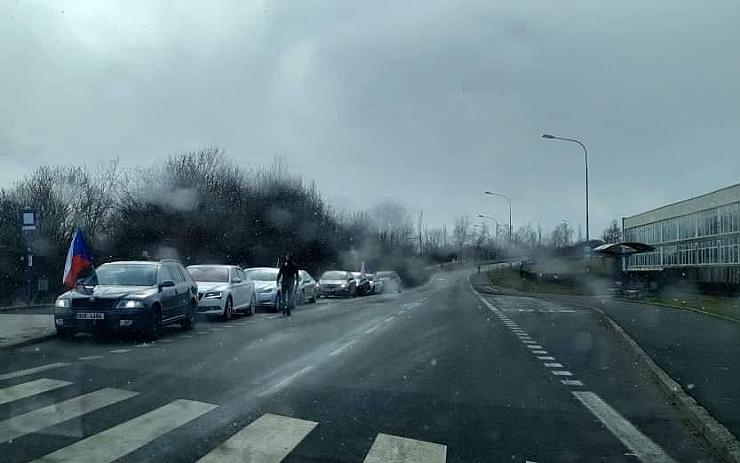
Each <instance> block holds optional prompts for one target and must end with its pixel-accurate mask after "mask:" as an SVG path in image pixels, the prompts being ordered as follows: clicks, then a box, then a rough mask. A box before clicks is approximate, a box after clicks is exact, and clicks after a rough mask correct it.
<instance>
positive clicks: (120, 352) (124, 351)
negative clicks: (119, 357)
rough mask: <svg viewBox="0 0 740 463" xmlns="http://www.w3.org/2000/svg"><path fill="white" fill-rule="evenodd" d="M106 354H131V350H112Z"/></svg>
mask: <svg viewBox="0 0 740 463" xmlns="http://www.w3.org/2000/svg"><path fill="white" fill-rule="evenodd" d="M108 352H110V353H111V354H125V353H127V352H131V349H113V350H110V351H108Z"/></svg>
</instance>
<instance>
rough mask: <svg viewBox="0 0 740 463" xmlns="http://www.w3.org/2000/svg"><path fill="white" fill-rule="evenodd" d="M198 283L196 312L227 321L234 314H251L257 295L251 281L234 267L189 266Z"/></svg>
mask: <svg viewBox="0 0 740 463" xmlns="http://www.w3.org/2000/svg"><path fill="white" fill-rule="evenodd" d="M188 271H189V272H190V275H191V276H192V277H193V280H195V282H196V283H197V284H198V313H199V314H202V315H206V316H213V315H217V316H220V317H221V318H222V319H223V320H231V317H233V316H234V314H235V313H238V312H242V313H245V314H247V315H254V312H255V310H256V307H257V295H256V293H255V289H254V282H253V281H252V280H250V279H249V278H248V277H247V275H246V274H245V273H244V270H242V269H241V268H239V267H238V266H236V265H191V266H189V267H188Z"/></svg>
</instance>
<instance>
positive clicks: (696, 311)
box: [616, 298, 740, 323]
mask: <svg viewBox="0 0 740 463" xmlns="http://www.w3.org/2000/svg"><path fill="white" fill-rule="evenodd" d="M616 300H618V301H623V302H630V303H633V304H642V305H652V306H656V307H666V308H669V309H677V310H688V311H689V312H694V313H697V314H699V315H706V316H707V317H714V318H719V319H720V320H725V321H728V322H733V323H740V320H738V319H736V318H732V317H727V316H725V315H719V314H716V313H712V312H707V311H706V310H701V309H697V308H694V307H684V306H680V305H673V304H665V303H663V302H648V301H640V300H632V299H622V298H618V299H616Z"/></svg>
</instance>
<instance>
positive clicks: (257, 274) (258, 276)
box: [244, 267, 280, 311]
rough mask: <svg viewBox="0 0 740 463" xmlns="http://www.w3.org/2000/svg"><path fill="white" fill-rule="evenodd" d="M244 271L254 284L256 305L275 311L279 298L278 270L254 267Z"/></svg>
mask: <svg viewBox="0 0 740 463" xmlns="http://www.w3.org/2000/svg"><path fill="white" fill-rule="evenodd" d="M244 271H245V272H246V274H247V277H248V278H249V279H250V280H252V281H253V282H254V287H255V290H256V292H257V305H258V306H261V307H268V308H269V309H271V310H273V311H277V310H278V308H279V307H278V301H279V297H280V291H279V289H278V285H277V275H278V269H277V268H275V267H254V268H248V269H246V270H244Z"/></svg>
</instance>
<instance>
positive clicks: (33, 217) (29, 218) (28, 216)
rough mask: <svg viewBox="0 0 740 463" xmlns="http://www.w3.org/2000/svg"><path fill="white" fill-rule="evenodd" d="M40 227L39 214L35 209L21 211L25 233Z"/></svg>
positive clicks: (26, 208)
mask: <svg viewBox="0 0 740 463" xmlns="http://www.w3.org/2000/svg"><path fill="white" fill-rule="evenodd" d="M37 225H38V214H36V210H35V209H31V208H29V207H25V208H23V210H21V230H23V231H34V230H36V226H37Z"/></svg>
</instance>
